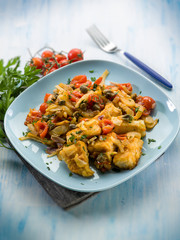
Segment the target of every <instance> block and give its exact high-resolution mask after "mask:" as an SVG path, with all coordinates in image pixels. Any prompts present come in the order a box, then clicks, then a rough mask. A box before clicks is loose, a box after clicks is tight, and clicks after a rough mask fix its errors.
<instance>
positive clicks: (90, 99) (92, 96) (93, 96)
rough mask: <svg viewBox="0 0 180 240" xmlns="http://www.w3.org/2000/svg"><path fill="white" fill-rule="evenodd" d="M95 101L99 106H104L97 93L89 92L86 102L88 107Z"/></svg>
mask: <svg viewBox="0 0 180 240" xmlns="http://www.w3.org/2000/svg"><path fill="white" fill-rule="evenodd" d="M95 103H97V104H99V106H100V108H101V109H103V107H104V102H103V100H102V98H101V97H100V96H98V95H97V94H90V95H89V97H88V104H89V107H90V108H91V107H92V106H93V105H94V104H95Z"/></svg>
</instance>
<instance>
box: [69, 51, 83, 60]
mask: <svg viewBox="0 0 180 240" xmlns="http://www.w3.org/2000/svg"><path fill="white" fill-rule="evenodd" d="M83 58H84V55H83V52H82V51H81V49H78V48H73V49H72V50H71V51H69V53H68V59H69V60H70V61H71V62H77V61H80V60H83Z"/></svg>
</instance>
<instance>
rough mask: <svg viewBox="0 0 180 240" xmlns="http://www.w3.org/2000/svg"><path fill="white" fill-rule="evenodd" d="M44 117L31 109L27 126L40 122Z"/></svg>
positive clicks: (26, 122)
mask: <svg viewBox="0 0 180 240" xmlns="http://www.w3.org/2000/svg"><path fill="white" fill-rule="evenodd" d="M41 117H42V113H41V112H40V111H38V110H35V109H30V112H29V113H28V115H27V117H26V121H25V123H24V124H25V125H27V124H29V123H32V122H34V121H37V120H39V119H40V118H41Z"/></svg>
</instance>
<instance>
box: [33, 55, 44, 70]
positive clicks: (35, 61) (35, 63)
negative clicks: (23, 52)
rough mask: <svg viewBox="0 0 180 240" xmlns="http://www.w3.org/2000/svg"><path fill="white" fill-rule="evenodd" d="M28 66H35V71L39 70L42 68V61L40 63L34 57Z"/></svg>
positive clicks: (39, 60) (39, 59)
mask: <svg viewBox="0 0 180 240" xmlns="http://www.w3.org/2000/svg"><path fill="white" fill-rule="evenodd" d="M30 66H35V67H36V68H37V69H41V68H42V66H43V61H42V59H41V58H38V57H34V58H32V60H31V64H30Z"/></svg>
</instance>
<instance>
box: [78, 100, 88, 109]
mask: <svg viewBox="0 0 180 240" xmlns="http://www.w3.org/2000/svg"><path fill="white" fill-rule="evenodd" d="M79 108H80V109H81V110H83V111H86V110H87V103H85V102H83V103H81V104H80V106H79Z"/></svg>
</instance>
